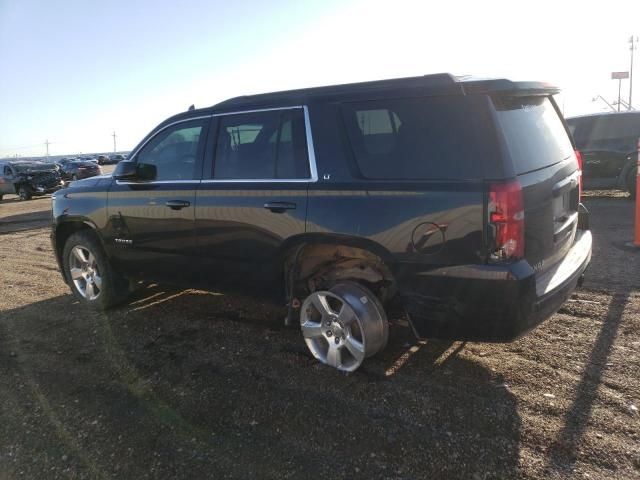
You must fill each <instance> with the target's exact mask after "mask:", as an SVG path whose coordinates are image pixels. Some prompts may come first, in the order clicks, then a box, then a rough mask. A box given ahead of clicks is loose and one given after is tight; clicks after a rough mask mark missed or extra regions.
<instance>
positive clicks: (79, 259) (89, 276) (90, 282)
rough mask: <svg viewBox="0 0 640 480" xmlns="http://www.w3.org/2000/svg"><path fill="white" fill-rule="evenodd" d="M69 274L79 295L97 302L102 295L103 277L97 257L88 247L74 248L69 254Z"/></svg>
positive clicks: (77, 246) (78, 246) (79, 246)
mask: <svg viewBox="0 0 640 480" xmlns="http://www.w3.org/2000/svg"><path fill="white" fill-rule="evenodd" d="M69 274H70V276H71V280H72V281H73V284H74V286H75V288H76V290H77V291H78V293H80V295H82V297H84V298H86V299H87V300H95V299H97V298H98V297H99V296H100V293H102V276H101V274H100V270H99V268H98V264H97V261H96V257H95V255H93V253H91V251H90V250H89V249H88V248H87V247H84V246H82V245H76V246H75V247H73V249H72V250H71V253H70V254H69Z"/></svg>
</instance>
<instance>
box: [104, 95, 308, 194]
mask: <svg viewBox="0 0 640 480" xmlns="http://www.w3.org/2000/svg"><path fill="white" fill-rule="evenodd" d="M297 108H301V109H302V110H303V114H304V130H305V137H306V141H307V142H306V143H307V160H308V162H309V174H310V177H309V178H255V179H231V178H229V179H227V178H225V179H217V180H216V179H213V178H211V179H202V178H201V179H200V180H151V181H148V182H129V181H123V180H116V183H117V184H118V185H131V184H139V183H144V184H145V185H148V184H163V183H164V184H166V183H197V184H200V183H207V184H209V183H315V182H317V181H318V167H317V164H316V154H315V151H316V150H315V147H314V144H313V134H312V132H311V122H310V120H309V109H308V108H307V106H306V105H295V106H290V107H274V108H259V109H252V110H236V111H233V112H224V113H212V114H210V115H201V116H198V117H189V118H183V119H180V120H176V121H175V122H171V123H169V124H167V125H165V126H164V127H162V128H161V129H159V130H158V131H156V132H155V133H154V134H153V135H152V136H150V137H149V138H147V140H145V141H144V143H142V144H141V145H140V146H139V147H138V148H136V150H135V151H134V152H132V153H131V154H130V155H129V158H131V159H135V161H136V163H137V161H138V159H137V155H138V152H140V150H142V149H143V148H144V147H145V145H146V144H147V143H149V142H150V141H151V140H152V139H153V138H155V137H156V136H157V135H158V134H159V133H160V132H162V131H163V130H165V129H167V128H169V127H172V126H174V125H177V124H179V123H184V122H190V121H192V120H202V119H205V118H208V119H213V118H215V117H223V116H227V115H241V114H243V113H260V112H271V111H281V110H294V109H297ZM129 161H130V160H129Z"/></svg>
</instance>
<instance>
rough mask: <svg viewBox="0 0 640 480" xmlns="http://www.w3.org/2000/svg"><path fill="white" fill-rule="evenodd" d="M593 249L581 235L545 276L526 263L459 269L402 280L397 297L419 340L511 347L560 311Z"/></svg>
mask: <svg viewBox="0 0 640 480" xmlns="http://www.w3.org/2000/svg"><path fill="white" fill-rule="evenodd" d="M591 246H592V237H591V232H590V231H588V230H584V231H578V232H577V234H576V241H575V243H574V244H573V246H572V247H571V250H569V252H568V253H567V255H566V256H565V257H564V258H563V259H562V260H561V261H560V262H558V263H557V264H555V265H554V266H552V267H551V268H549V269H548V270H546V271H545V272H544V273H543V274H538V275H536V273H535V272H534V271H533V269H532V268H531V266H530V265H529V264H528V263H527V262H526V261H525V260H521V261H519V262H516V263H513V264H510V265H505V266H490V265H465V266H456V267H450V268H441V269H437V270H431V271H427V272H419V271H418V272H414V273H413V275H404V276H403V277H404V280H403V281H402V282H399V283H400V284H399V291H400V294H401V297H402V299H403V301H404V305H405V307H406V309H407V312H408V314H409V318H410V320H411V324H412V326H413V328H414V330H415V331H416V333H417V334H418V335H419V336H420V337H430V338H442V339H451V340H471V341H487V342H508V341H511V340H514V339H515V338H517V337H519V336H520V335H522V334H524V333H526V332H527V331H529V330H531V329H532V328H534V327H535V326H537V325H538V324H540V323H541V322H543V321H544V320H545V319H547V318H548V317H550V316H551V315H552V314H553V313H555V312H556V311H557V310H558V309H559V308H560V307H561V306H562V304H563V303H564V302H565V301H566V299H567V298H568V297H569V296H570V295H571V293H572V292H573V290H574V289H575V288H576V286H577V285H578V282H579V281H580V279H581V277H582V275H583V274H584V271H585V270H586V269H587V267H588V266H589V262H590V261H591ZM405 274H406V272H405Z"/></svg>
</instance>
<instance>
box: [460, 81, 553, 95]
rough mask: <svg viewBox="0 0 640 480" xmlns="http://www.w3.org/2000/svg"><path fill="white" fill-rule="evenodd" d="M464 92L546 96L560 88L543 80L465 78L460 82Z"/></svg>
mask: <svg viewBox="0 0 640 480" xmlns="http://www.w3.org/2000/svg"><path fill="white" fill-rule="evenodd" d="M460 85H462V88H463V89H464V91H465V93H487V94H493V95H509V96H512V97H524V96H527V97H529V96H534V95H540V96H548V95H555V94H556V93H560V88H558V87H556V86H555V85H552V84H550V83H545V82H512V81H511V80H505V79H502V78H501V79H495V80H465V81H462V82H460Z"/></svg>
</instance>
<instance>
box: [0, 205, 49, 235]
mask: <svg viewBox="0 0 640 480" xmlns="http://www.w3.org/2000/svg"><path fill="white" fill-rule="evenodd" d="M50 224H51V210H50V209H47V210H40V211H36V212H27V213H21V214H16V215H10V216H8V217H0V235H3V234H8V233H15V232H22V231H25V230H33V229H36V228H43V227H47V226H49V225H50Z"/></svg>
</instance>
